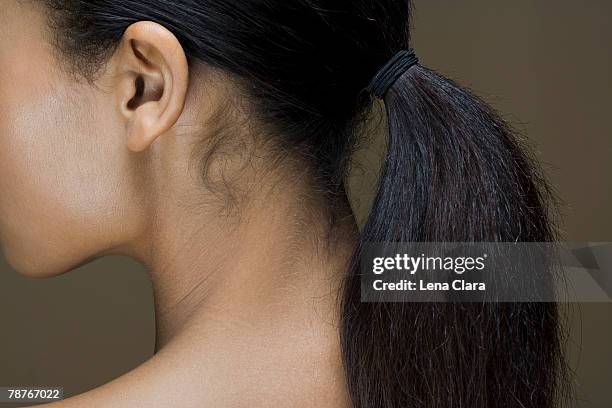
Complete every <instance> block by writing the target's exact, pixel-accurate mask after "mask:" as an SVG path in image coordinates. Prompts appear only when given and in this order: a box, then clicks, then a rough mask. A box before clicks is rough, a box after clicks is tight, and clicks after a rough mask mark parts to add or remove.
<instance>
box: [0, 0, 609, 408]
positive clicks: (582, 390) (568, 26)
mask: <svg viewBox="0 0 612 408" xmlns="http://www.w3.org/2000/svg"><path fill="white" fill-rule="evenodd" d="M610 16H612V2H608V1H604V0H585V1H582V2H579V3H576V2H575V1H570V0H557V1H552V0H541V1H537V2H534V1H529V0H515V1H512V2H508V1H500V0H499V1H491V0H463V1H461V2H457V1H453V0H417V1H416V13H415V19H414V21H413V24H414V31H413V33H414V47H415V48H416V50H417V53H418V55H419V58H420V61H421V63H422V64H423V65H426V66H429V67H431V68H434V69H437V70H438V71H440V72H442V73H443V74H445V75H446V76H449V77H451V78H453V79H455V80H457V81H459V82H460V83H462V84H464V85H467V86H468V87H470V88H471V89H473V90H474V91H476V93H477V94H479V95H480V96H482V97H484V98H485V99H486V100H487V101H488V102H489V103H491V104H492V105H493V106H495V107H496V108H497V109H499V110H500V111H501V112H502V113H503V114H504V116H505V117H506V118H507V119H508V120H510V121H511V122H512V123H513V124H514V125H515V126H516V127H517V128H518V129H519V130H520V131H521V132H523V133H525V134H527V135H528V136H529V137H530V139H531V140H532V141H533V142H534V144H535V145H536V147H537V154H538V157H539V158H540V160H541V161H542V162H543V163H544V164H545V167H546V171H547V173H548V175H549V178H550V180H551V181H552V183H553V184H554V185H555V186H556V189H557V191H558V193H559V195H560V197H561V198H562V199H563V200H564V206H563V213H564V223H563V225H562V227H563V230H564V232H565V237H564V238H565V239H566V240H574V241H598V240H599V241H612V216H611V215H610V212H609V209H610V207H611V204H612V188H611V186H610V184H611V183H610V179H609V176H610V174H611V173H612V161H610V160H609V158H610V153H611V150H612V149H611V148H612V141H611V140H610V136H611V135H612V124H611V122H610V120H609V119H610V117H611V116H612V109H611V108H612V104H611V103H610V100H609V98H610V91H611V90H612V86H611V85H612V84H611V82H612V47H610V40H611V39H612V24H610ZM378 134H379V135H384V130H381V131H380V132H378ZM383 155H384V139H383V138H382V137H378V138H375V139H374V140H372V141H371V142H370V143H369V144H368V145H367V148H364V150H362V151H360V152H359V154H358V159H359V163H360V164H361V166H358V167H357V168H356V169H355V170H354V171H353V174H352V176H351V179H350V181H349V185H350V187H351V196H352V197H351V198H352V202H353V205H354V208H355V211H356V212H357V214H358V216H359V217H360V218H363V217H364V215H365V214H367V209H368V206H369V203H370V200H371V191H372V186H373V185H374V183H375V180H376V168H377V166H378V165H379V162H380V158H381V157H383ZM568 313H569V315H570V319H569V321H570V329H571V333H570V334H571V341H570V344H569V346H568V348H569V350H568V355H569V358H570V361H571V364H572V366H573V369H574V370H575V372H576V374H575V381H576V383H577V395H578V397H579V399H580V402H579V406H580V407H589V408H595V407H601V408H604V407H606V408H609V407H610V406H612V391H610V388H609V381H610V378H612V347H611V345H612V304H580V305H571V307H570V308H569V309H568ZM0 322H1V324H2V325H1V326H0V386H18V385H21V386H25V385H57V386H63V387H64V388H65V392H66V395H72V394H75V393H80V392H83V391H86V390H88V389H91V388H93V387H96V386H98V385H100V384H102V383H104V382H106V381H109V380H111V379H112V378H114V377H117V376H119V375H120V374H122V373H124V372H126V371H128V370H130V369H131V368H133V367H135V366H136V365H138V364H140V363H141V362H143V361H144V360H146V359H147V358H148V357H149V356H150V355H151V354H152V352H153V345H154V316H153V298H152V292H151V285H150V282H149V281H148V279H147V275H146V273H145V272H144V271H143V270H142V269H141V268H140V266H139V265H137V264H135V263H134V262H132V261H130V260H129V259H123V258H105V259H101V260H98V261H96V262H94V263H92V264H89V265H86V266H84V267H81V268H79V269H78V270H75V271H74V272H72V273H69V274H66V275H64V276H61V277H58V278H54V279H50V280H31V279H27V278H24V277H21V276H19V275H17V274H16V273H15V272H13V271H11V270H10V269H9V268H8V267H7V266H6V265H5V263H4V261H3V260H2V259H0ZM3 406H5V407H9V406H10V405H9V404H4V405H3Z"/></svg>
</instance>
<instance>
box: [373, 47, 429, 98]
mask: <svg viewBox="0 0 612 408" xmlns="http://www.w3.org/2000/svg"><path fill="white" fill-rule="evenodd" d="M418 62H419V59H418V58H417V56H416V55H415V53H414V50H413V49H412V48H408V49H405V50H401V51H399V52H398V53H397V54H395V55H394V56H393V58H391V59H390V60H389V62H387V63H386V64H385V65H384V66H383V67H382V68H381V69H380V70H379V71H378V72H377V73H376V75H375V76H374V78H373V79H372V81H371V82H370V84H369V85H368V87H367V90H368V92H369V93H370V94H371V95H374V96H375V97H377V98H381V99H382V98H383V97H384V96H385V94H386V93H387V91H388V90H389V88H391V87H392V86H393V84H394V83H395V81H397V80H398V79H399V77H401V76H402V75H403V74H404V72H406V71H408V69H409V68H410V67H412V66H413V65H415V64H418Z"/></svg>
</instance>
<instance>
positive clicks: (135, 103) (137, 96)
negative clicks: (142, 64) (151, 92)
mask: <svg viewBox="0 0 612 408" xmlns="http://www.w3.org/2000/svg"><path fill="white" fill-rule="evenodd" d="M134 87H135V88H136V91H135V93H134V96H133V97H132V99H130V101H129V102H128V104H127V107H128V109H130V110H134V109H136V108H137V107H139V106H140V105H142V97H143V95H144V88H145V83H144V79H142V77H141V76H138V77H137V78H136V81H135V83H134Z"/></svg>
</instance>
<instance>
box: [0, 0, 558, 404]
mask: <svg viewBox="0 0 612 408" xmlns="http://www.w3.org/2000/svg"><path fill="white" fill-rule="evenodd" d="M3 6H4V7H5V10H6V11H5V13H3V14H2V15H1V16H0V27H1V28H0V30H2V35H1V37H0V106H1V108H0V135H1V136H2V147H3V148H2V149H1V150H0V174H1V175H2V177H1V178H0V190H1V191H2V195H1V196H0V241H1V242H2V246H3V251H4V252H5V255H6V257H7V259H8V261H9V263H10V264H11V265H12V266H13V267H14V268H15V269H16V270H18V271H20V272H21V273H23V274H26V275H29V276H36V277H47V276H54V275H57V274H60V273H62V272H64V271H67V270H70V269H72V268H74V267H75V266H77V265H79V264H82V263H85V262H88V261H90V260H92V259H94V258H96V257H100V256H103V255H108V254H120V255H128V256H131V257H133V258H135V259H137V260H139V261H140V262H142V263H143V264H144V265H146V267H147V269H148V270H149V272H150V275H151V279H152V281H153V286H154V290H155V301H156V319H157V350H156V351H157V352H156V354H155V355H154V356H153V357H152V358H151V359H150V360H148V361H147V362H146V363H144V364H142V365H141V366H139V367H137V368H136V369H134V370H133V371H131V372H130V373H128V374H126V375H124V376H122V377H120V378H118V379H116V380H114V381H112V382H110V383H108V384H105V385H104V386H102V387H100V388H97V389H95V390H93V391H90V392H87V393H85V394H82V395H80V396H77V397H73V398H70V399H67V400H65V401H63V402H59V403H56V404H53V406H57V407H135V406H139V407H140V406H143V407H145V406H146V407H158V406H159V407H170V406H176V407H238V406H240V407H242V406H244V407H264V406H265V407H278V406H291V407H349V406H352V407H360V408H361V407H364V408H378V407H381V408H382V407H385V408H386V407H389V408H390V407H393V408H396V407H397V408H399V407H552V406H555V405H556V401H557V397H558V395H559V391H560V390H561V389H562V387H560V386H559V384H560V383H559V380H560V378H562V376H561V374H562V373H563V363H562V359H561V357H560V343H559V329H558V325H559V324H558V315H557V310H556V306H555V305H554V304H548V303H512V304H493V303H488V304H452V303H384V302H373V303H365V302H361V299H360V282H359V268H358V265H359V262H358V260H359V259H360V253H361V249H362V247H363V245H364V244H365V243H367V242H381V241H385V242H421V241H440V242H444V241H550V240H552V239H554V230H553V228H552V226H551V223H550V221H549V216H548V213H547V189H546V186H545V184H544V183H543V181H542V180H541V178H540V176H539V173H538V172H537V169H536V167H535V166H534V164H533V163H532V162H531V160H530V158H529V156H528V155H527V154H526V153H525V152H524V150H523V149H522V148H521V146H520V144H519V142H518V141H517V139H516V138H515V137H514V136H513V134H512V132H511V130H510V129H509V127H508V125H507V124H505V123H504V122H503V121H502V120H501V119H500V118H499V117H498V116H497V114H496V113H495V112H493V111H492V110H491V109H490V108H489V107H488V106H487V105H485V104H484V103H483V102H482V101H480V100H479V99H478V98H476V97H475V96H473V95H472V94H471V93H470V92H468V91H466V90H464V89H462V88H461V87H459V86H458V85H457V84H455V83H454V82H452V81H450V80H447V79H445V78H444V77H442V76H441V75H439V74H437V73H436V72H434V71H432V70H430V69H428V68H425V67H424V66H422V65H420V64H418V60H417V59H416V55H415V54H414V53H413V52H411V51H410V49H409V48H408V46H409V21H410V19H409V17H410V7H409V4H407V2H401V1H393V0H347V1H342V0H336V1H330V0H327V1H323V0H309V1H306V0H279V1H257V0H234V1H227V0H202V1H195V0H174V1H158V0H155V1H151V0H149V1H144V0H29V1H24V0H4V3H3ZM376 98H380V99H383V101H384V104H385V107H386V112H387V116H388V125H389V134H388V137H389V143H388V149H389V150H388V157H387V158H386V160H385V163H384V165H383V171H382V175H381V180H380V185H379V188H378V193H377V196H376V199H375V202H374V204H373V208H372V210H371V214H370V216H369V218H368V220H367V223H366V225H365V227H364V229H363V230H362V231H359V230H358V228H357V227H356V224H355V219H354V217H353V215H352V212H351V209H350V206H349V204H348V200H347V197H346V193H345V190H344V188H343V180H344V177H345V175H346V173H347V169H348V168H349V165H350V156H351V152H352V151H353V150H354V147H355V146H356V143H357V142H358V140H357V139H358V138H357V135H358V134H359V132H358V130H359V129H360V128H361V127H362V125H364V123H365V121H366V119H365V118H366V117H367V116H368V114H369V112H370V110H371V107H372V106H373V102H374V100H375V99H376Z"/></svg>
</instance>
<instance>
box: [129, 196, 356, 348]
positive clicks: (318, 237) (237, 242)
mask: <svg viewBox="0 0 612 408" xmlns="http://www.w3.org/2000/svg"><path fill="white" fill-rule="evenodd" d="M298 197H300V194H299V193H298V192H296V191H295V190H294V189H292V188H290V187H289V186H285V188H275V189H274V190H270V191H269V192H268V193H267V194H263V195H260V197H258V198H253V197H251V198H250V199H249V201H248V206H244V207H243V208H241V209H240V211H237V212H236V213H235V214H234V215H225V216H219V214H218V212H214V211H206V210H203V209H201V208H200V210H199V211H195V210H190V209H186V208H185V207H184V206H178V205H173V204H166V205H164V206H162V207H163V208H162V209H161V210H160V211H159V212H158V215H157V216H156V217H155V219H156V221H155V222H154V223H152V224H151V226H150V230H149V231H148V234H147V236H148V238H147V239H148V243H147V245H146V248H147V250H146V252H145V253H142V255H141V256H140V258H141V260H142V262H143V263H144V264H145V265H146V266H147V269H148V270H149V272H150V275H151V278H152V281H153V288H154V294H155V308H156V325H157V339H156V340H157V341H156V351H157V350H160V349H161V348H163V347H165V346H166V345H168V344H169V343H171V342H172V341H173V339H175V338H176V337H177V336H178V335H179V334H180V333H182V332H184V331H188V330H192V329H193V328H194V327H200V328H204V330H206V328H207V326H209V325H213V324H228V325H229V324H231V325H238V326H235V327H240V325H241V327H253V325H257V324H258V322H266V324H270V323H271V322H273V321H274V320H275V319H298V320H300V319H303V318H306V319H312V316H318V317H320V318H321V319H323V320H324V321H326V322H330V321H331V322H335V321H337V315H338V309H337V303H336V302H337V300H338V299H337V295H338V293H339V288H340V284H341V280H342V277H343V276H344V273H345V269H346V267H347V261H348V260H349V258H350V255H351V253H352V250H353V247H354V245H355V240H356V238H357V227H356V225H355V220H354V218H353V217H352V216H347V217H346V218H344V219H343V220H341V221H340V223H339V224H338V225H337V226H336V227H335V229H334V230H333V232H332V234H331V235H329V238H330V239H329V240H328V235H327V232H328V231H327V225H325V224H324V223H323V221H322V219H325V217H321V216H320V214H321V213H320V212H318V213H317V212H316V211H311V212H309V211H306V210H305V208H304V204H303V201H301V200H299V199H298ZM311 213H312V214H311ZM340 237H341V238H340ZM220 322H221V323H220ZM333 326H334V327H337V326H336V325H333Z"/></svg>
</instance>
